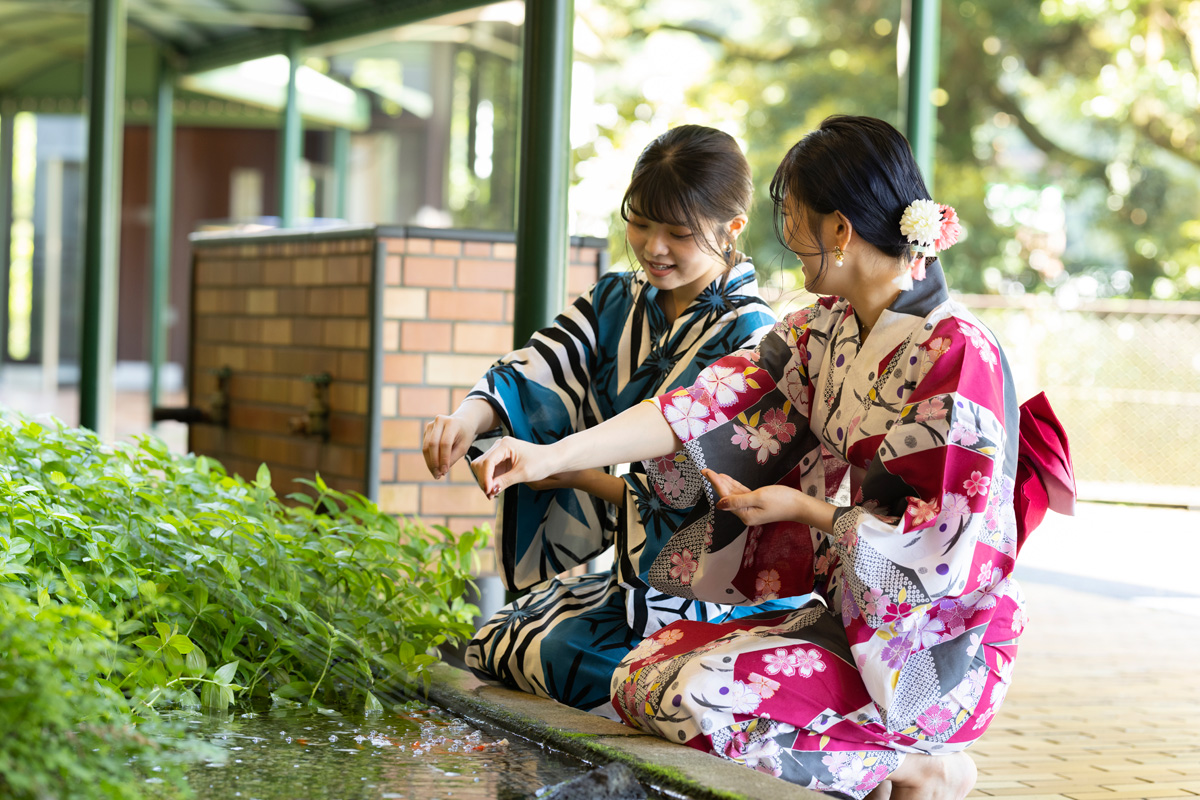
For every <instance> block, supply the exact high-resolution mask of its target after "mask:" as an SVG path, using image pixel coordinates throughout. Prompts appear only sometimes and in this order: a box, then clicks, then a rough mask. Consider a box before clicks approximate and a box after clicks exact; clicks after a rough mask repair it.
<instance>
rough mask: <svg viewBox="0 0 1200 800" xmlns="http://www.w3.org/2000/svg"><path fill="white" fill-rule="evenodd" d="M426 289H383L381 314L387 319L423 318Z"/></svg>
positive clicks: (424, 315) (425, 304)
mask: <svg viewBox="0 0 1200 800" xmlns="http://www.w3.org/2000/svg"><path fill="white" fill-rule="evenodd" d="M428 293H429V290H427V289H408V288H404V289H384V290H383V315H384V316H385V317H387V318H389V319H425V318H426V309H427V295H428Z"/></svg>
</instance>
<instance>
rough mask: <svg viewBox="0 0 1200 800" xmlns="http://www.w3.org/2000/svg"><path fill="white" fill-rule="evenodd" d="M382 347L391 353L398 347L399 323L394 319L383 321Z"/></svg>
mask: <svg viewBox="0 0 1200 800" xmlns="http://www.w3.org/2000/svg"><path fill="white" fill-rule="evenodd" d="M383 349H384V350H385V351H391V352H393V353H394V352H396V351H397V350H399V349H400V323H399V322H397V321H396V320H394V319H389V320H385V321H384V323H383Z"/></svg>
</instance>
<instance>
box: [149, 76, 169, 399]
mask: <svg viewBox="0 0 1200 800" xmlns="http://www.w3.org/2000/svg"><path fill="white" fill-rule="evenodd" d="M174 106H175V70H174V68H173V67H172V66H171V65H170V64H168V63H167V59H166V58H160V59H159V62H158V107H157V110H156V115H155V118H154V190H153V192H152V195H153V202H154V218H153V219H154V223H153V224H154V231H153V234H152V240H151V258H152V262H153V263H152V272H151V274H150V410H151V418H153V411H154V408H155V407H156V406H158V405H159V404H160V402H161V399H162V398H161V391H162V390H161V385H160V382H159V381H160V378H161V376H162V366H163V362H164V361H165V360H166V351H167V326H166V319H165V313H166V309H167V297H168V294H169V289H170V285H171V195H172V193H173V192H174V185H175V180H174V178H175V175H174V173H175V114H174Z"/></svg>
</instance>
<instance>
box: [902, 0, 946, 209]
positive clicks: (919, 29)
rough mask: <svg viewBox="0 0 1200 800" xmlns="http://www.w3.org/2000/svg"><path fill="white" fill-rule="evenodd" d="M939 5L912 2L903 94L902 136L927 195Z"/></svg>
mask: <svg viewBox="0 0 1200 800" xmlns="http://www.w3.org/2000/svg"><path fill="white" fill-rule="evenodd" d="M941 5H942V4H941V0H912V20H911V21H912V28H911V32H910V36H911V44H910V45H909V52H908V75H907V78H908V91H907V93H906V95H905V97H906V105H907V108H906V110H905V128H906V130H905V134H906V135H907V136H908V142H909V144H910V145H912V149H913V155H914V156H916V159H917V166H919V167H920V168H921V174H922V175H924V176H925V183H926V184H927V185H928V186H929V191H930V192H933V156H934V148H935V144H936V140H937V107H936V106H935V105H934V104H933V100H932V94H933V90H934V89H936V88H937V85H938V50H939V39H940V35H941Z"/></svg>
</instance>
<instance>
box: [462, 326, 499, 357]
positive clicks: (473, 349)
mask: <svg viewBox="0 0 1200 800" xmlns="http://www.w3.org/2000/svg"><path fill="white" fill-rule="evenodd" d="M512 337H513V328H512V325H486V324H480V323H475V322H456V323H454V352H456V353H486V354H491V355H497V356H501V355H504V354H505V353H508V352H510V351H511V350H512Z"/></svg>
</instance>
